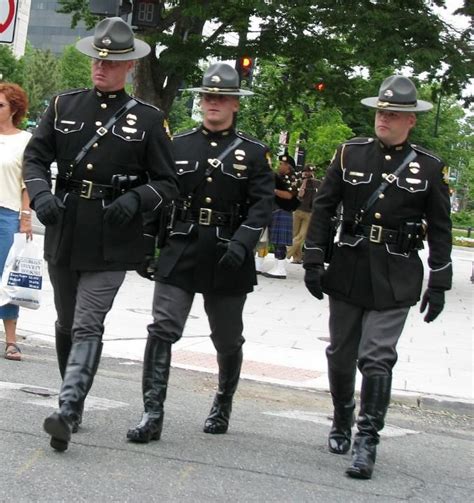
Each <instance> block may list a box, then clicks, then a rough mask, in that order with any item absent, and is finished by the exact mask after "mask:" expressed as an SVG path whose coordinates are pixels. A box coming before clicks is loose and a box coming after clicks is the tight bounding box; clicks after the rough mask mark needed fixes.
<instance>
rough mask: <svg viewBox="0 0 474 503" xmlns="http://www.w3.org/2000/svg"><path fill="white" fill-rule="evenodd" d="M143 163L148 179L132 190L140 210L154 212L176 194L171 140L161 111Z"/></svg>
mask: <svg viewBox="0 0 474 503" xmlns="http://www.w3.org/2000/svg"><path fill="white" fill-rule="evenodd" d="M144 163H145V166H146V171H147V172H148V176H149V181H148V183H147V184H145V185H141V186H139V187H137V188H135V189H133V190H134V192H136V193H137V194H138V195H139V196H140V203H141V210H142V211H143V212H155V211H158V210H159V209H160V208H161V207H162V206H164V205H166V204H167V203H168V202H169V201H171V200H172V199H174V198H176V197H177V195H178V181H177V177H176V171H175V168H174V161H173V155H172V152H171V140H170V138H169V136H168V134H167V132H166V130H165V127H164V116H163V114H162V113H161V112H159V116H158V118H157V120H156V122H155V123H154V125H153V127H152V129H151V131H150V138H149V140H148V145H147V149H146V154H145V159H144Z"/></svg>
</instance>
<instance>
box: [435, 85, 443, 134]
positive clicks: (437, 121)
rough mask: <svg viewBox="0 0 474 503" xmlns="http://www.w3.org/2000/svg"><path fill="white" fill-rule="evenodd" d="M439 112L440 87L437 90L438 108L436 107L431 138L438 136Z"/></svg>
mask: <svg viewBox="0 0 474 503" xmlns="http://www.w3.org/2000/svg"><path fill="white" fill-rule="evenodd" d="M440 110H441V86H440V88H439V96H438V106H437V107H436V118H435V125H434V131H433V136H438V124H439V113H440Z"/></svg>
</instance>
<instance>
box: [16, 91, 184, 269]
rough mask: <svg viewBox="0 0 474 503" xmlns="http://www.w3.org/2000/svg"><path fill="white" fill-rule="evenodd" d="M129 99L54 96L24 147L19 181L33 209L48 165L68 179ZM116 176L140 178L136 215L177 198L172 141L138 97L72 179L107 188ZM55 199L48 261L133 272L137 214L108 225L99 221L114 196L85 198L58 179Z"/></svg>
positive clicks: (138, 257)
mask: <svg viewBox="0 0 474 503" xmlns="http://www.w3.org/2000/svg"><path fill="white" fill-rule="evenodd" d="M129 99H130V96H128V95H127V94H126V93H125V92H124V91H123V90H122V91H118V92H115V93H105V92H100V91H98V90H96V89H92V90H88V89H81V90H74V91H69V92H66V93H63V94H60V95H58V96H56V97H54V98H53V100H52V101H51V103H50V105H49V107H48V109H47V110H46V112H45V115H44V116H43V118H42V120H41V123H40V125H39V126H38V128H37V129H36V130H35V133H34V135H33V138H32V139H31V140H30V142H29V144H28V146H27V148H26V150H25V156H24V168H23V169H24V179H25V183H26V186H27V188H28V192H29V195H30V198H31V200H32V205H33V207H34V198H35V196H36V195H38V194H39V193H41V192H44V191H46V190H50V186H51V173H50V164H51V162H52V161H57V165H58V175H59V176H60V177H61V176H62V177H64V176H66V174H67V172H68V171H69V170H70V169H71V166H72V161H73V160H74V159H75V157H76V155H77V154H78V152H79V151H80V149H81V148H82V147H83V146H84V145H85V144H86V143H87V142H88V141H89V140H90V139H91V138H92V137H93V135H94V133H95V131H96V130H97V129H98V128H99V127H100V126H104V125H105V124H106V123H107V122H108V120H109V118H110V117H112V116H113V115H114V114H115V113H116V112H117V111H118V110H119V109H120V108H121V107H122V106H123V105H124V104H125V103H126V102H127V101H128V100H129ZM137 101H138V100H137ZM116 174H129V175H138V176H140V177H141V179H142V182H141V185H140V186H138V187H136V188H134V189H133V190H134V191H135V192H136V193H137V194H138V195H139V197H140V210H141V212H145V211H152V212H157V211H158V209H159V208H160V207H161V206H162V205H163V204H164V202H165V201H167V200H169V199H170V198H173V197H174V196H175V195H176V191H177V185H176V174H175V171H174V166H173V160H172V154H171V141H170V139H169V137H168V135H167V133H166V131H165V127H164V116H163V114H162V112H161V111H159V110H158V109H157V108H155V107H153V106H151V105H148V104H146V103H143V102H138V103H137V104H136V105H135V106H134V107H132V108H131V109H130V110H128V111H127V112H126V114H125V115H124V116H123V117H122V118H120V119H119V120H118V122H116V123H115V125H114V126H112V128H111V130H110V131H109V132H108V133H107V134H106V135H105V136H103V137H101V138H100V139H99V140H98V141H97V142H96V143H95V144H94V146H93V147H92V148H91V149H90V150H89V152H88V153H87V154H86V156H85V157H84V158H83V159H82V161H80V162H79V164H78V165H77V166H76V167H75V168H74V169H73V172H72V179H74V180H89V181H92V182H94V183H99V184H104V185H110V183H111V179H112V176H113V175H116ZM56 196H58V197H59V198H60V199H61V200H62V201H63V202H64V204H65V205H66V210H65V212H64V213H63V215H62V218H61V221H60V222H59V223H57V224H55V225H52V226H47V227H46V235H45V258H46V260H48V261H50V262H52V263H54V264H58V265H65V266H69V267H70V268H71V269H74V270H123V269H134V268H135V267H136V266H137V264H139V263H141V262H143V260H144V238H143V226H142V216H141V213H139V214H137V215H136V217H135V218H134V219H133V220H132V222H131V223H130V224H128V225H126V226H122V227H118V228H113V227H112V226H111V225H108V224H106V223H105V222H104V219H103V215H104V206H105V205H106V204H109V203H110V202H111V201H104V200H102V199H85V198H82V197H80V196H79V195H76V194H73V193H69V192H66V191H65V190H64V187H63V188H61V187H60V185H59V184H58V183H57V184H56Z"/></svg>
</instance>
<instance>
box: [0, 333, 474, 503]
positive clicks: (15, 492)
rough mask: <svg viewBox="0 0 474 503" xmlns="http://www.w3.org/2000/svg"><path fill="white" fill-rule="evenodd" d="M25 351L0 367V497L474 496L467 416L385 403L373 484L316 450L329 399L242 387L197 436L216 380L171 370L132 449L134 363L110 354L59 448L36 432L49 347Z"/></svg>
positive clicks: (49, 383) (54, 378) (51, 359)
mask: <svg viewBox="0 0 474 503" xmlns="http://www.w3.org/2000/svg"><path fill="white" fill-rule="evenodd" d="M24 345H26V344H24ZM28 353H29V355H31V356H30V357H29V359H28V361H25V362H21V363H14V362H9V361H6V360H4V359H1V360H0V399H1V402H0V403H1V407H0V452H1V465H2V470H1V475H0V501H1V502H26V501H28V502H32V501H34V502H43V501H44V502H46V501H47V502H56V501H66V500H67V501H78V502H80V501H88V502H95V501H97V502H99V501H100V502H104V501H117V502H122V501H123V502H125V501H137V500H138V501H140V500H141V501H160V502H163V501H165V502H188V501H192V502H211V501H212V502H215V501H229V502H240V501H242V502H298V503H299V502H339V501H340V502H364V503H369V502H378V503H379V502H381V501H382V502H391V501H408V500H409V501H410V502H441V501H446V502H448V501H449V502H458V501H459V502H465V501H468V500H469V499H471V497H472V491H473V479H472V466H473V463H472V461H473V433H472V432H473V429H472V426H473V425H472V417H467V416H461V415H454V414H453V413H448V412H442V411H433V412H430V411H427V410H422V409H419V408H417V409H412V408H409V407H407V406H403V405H397V404H393V405H392V406H391V408H390V410H389V413H388V417H387V427H386V429H385V430H384V431H385V433H383V436H382V441H381V444H380V446H379V450H378V459H377V465H376V471H375V473H374V477H373V479H372V480H370V481H361V480H354V479H350V478H347V477H346V476H345V475H344V470H345V468H346V467H347V466H348V463H349V460H350V457H349V455H345V456H337V455H334V454H329V453H328V451H327V449H326V436H327V433H328V429H329V419H328V416H329V414H330V412H331V404H330V400H329V397H328V395H327V394H325V393H318V392H312V391H308V390H299V389H295V388H285V387H281V386H278V385H271V384H262V383H258V382H251V381H243V382H241V385H240V387H239V390H238V393H237V395H236V400H235V405H234V412H233V416H232V421H231V428H230V430H229V433H228V434H227V435H217V436H212V435H206V434H204V433H202V426H203V422H204V419H205V417H206V415H207V412H208V410H209V407H210V404H211V401H212V396H213V393H214V386H215V379H216V377H215V376H211V375H208V374H203V373H196V372H192V371H186V370H180V369H176V368H173V369H172V374H171V382H170V386H169V390H168V400H167V402H166V416H165V424H164V431H163V436H162V439H161V440H160V441H159V442H152V443H151V444H148V445H137V444H131V443H128V442H127V441H126V439H125V433H126V431H127V428H128V427H130V426H131V425H134V424H135V422H136V421H137V420H138V419H139V417H140V413H141V408H142V404H141V365H140V364H138V363H137V362H133V361H128V360H120V359H115V358H104V359H103V360H102V362H101V365H100V369H99V372H98V374H97V377H96V380H95V382H94V386H93V388H92V391H91V394H90V396H89V398H88V401H87V404H86V412H85V420H84V425H83V428H82V429H81V430H80V431H79V433H77V434H75V435H74V436H73V441H72V443H71V444H70V446H69V449H68V450H67V451H66V452H64V453H58V452H56V451H53V450H52V449H51V448H50V447H49V437H48V436H47V435H46V434H45V433H44V432H43V431H42V422H43V419H44V418H45V417H46V415H48V414H49V413H50V412H52V411H53V409H54V408H55V407H56V405H55V404H56V400H57V396H55V395H54V393H55V392H57V388H58V386H59V374H58V371H57V365H56V361H55V354H54V350H53V348H52V347H51V346H47V345H45V344H44V343H40V342H34V341H33V342H30V343H29V347H28ZM31 387H32V388H33V390H31V389H30V390H28V388H31ZM48 390H49V391H48ZM28 391H34V392H35V391H36V392H38V391H43V392H45V394H46V395H47V396H41V395H37V394H32V393H30V392H28ZM50 394H52V396H49V395H50ZM469 495H471V496H469Z"/></svg>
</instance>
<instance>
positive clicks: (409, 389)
mask: <svg viewBox="0 0 474 503" xmlns="http://www.w3.org/2000/svg"><path fill="white" fill-rule="evenodd" d="M35 239H38V240H42V239H43V237H42V236H39V235H36V236H35ZM423 259H424V260H425V259H426V253H424V254H423ZM473 260H474V253H472V252H471V251H469V250H468V249H463V248H457V249H455V250H453V262H454V281H453V289H452V290H451V291H450V292H448V293H447V295H446V301H447V302H446V306H445V309H444V311H443V313H442V314H441V315H440V317H439V319H437V320H436V321H435V322H433V323H430V324H427V323H424V322H423V316H422V315H420V314H419V312H418V306H416V307H414V308H413V309H412V310H411V311H410V314H409V316H408V320H407V323H406V326H405V330H404V333H403V335H402V337H401V339H400V341H399V344H398V353H399V359H398V363H397V365H396V366H395V369H394V375H393V396H394V397H396V396H399V397H403V398H404V399H408V400H410V401H413V402H414V403H415V404H420V402H422V401H424V402H425V403H427V401H430V400H432V401H433V402H443V403H447V402H450V403H452V404H455V403H460V404H463V406H467V407H472V404H473V403H474V401H473V379H472V366H473V348H472V319H473V317H472V314H473V313H472V309H473V302H472V301H473V297H472V291H473V286H472V283H471V280H470V277H471V268H472V261H473ZM267 261H268V265H266V268H268V269H269V268H270V267H271V264H272V262H273V259H272V258H271V257H268V258H267ZM287 271H288V277H287V279H286V280H273V279H269V278H265V277H261V276H259V280H258V281H259V284H258V286H257V287H256V288H255V291H254V292H253V293H252V294H250V295H249V296H248V300H247V303H246V307H245V311H244V324H245V328H244V336H245V338H246V343H245V345H244V355H245V356H244V365H243V369H242V377H243V378H247V379H254V380H258V381H265V382H271V383H278V384H283V385H287V386H296V387H301V388H309V389H315V390H327V389H328V380H327V365H326V357H325V348H326V346H327V343H328V328H327V319H328V301H327V297H325V299H324V300H323V301H317V300H316V299H314V298H313V297H312V296H311V295H310V294H309V293H308V292H307V290H306V289H305V287H304V282H303V269H302V267H301V266H300V265H293V264H288V265H287ZM152 295H153V283H152V282H150V281H147V280H145V279H143V278H141V277H140V276H138V275H137V274H136V273H135V272H130V273H128V274H127V277H126V280H125V282H124V284H123V286H122V288H121V290H120V292H119V294H118V296H117V298H116V301H115V304H114V307H113V309H112V311H111V312H110V313H109V316H108V318H107V320H106V328H105V334H104V350H103V354H104V355H107V356H112V357H116V358H125V359H132V360H140V361H141V360H142V358H143V352H144V347H145V341H146V325H147V323H149V322H150V319H151V301H152ZM54 320H55V310H54V303H53V295H52V287H51V284H50V282H49V280H48V278H47V277H46V278H45V281H44V287H43V297H42V307H41V308H40V309H39V310H38V311H31V310H26V309H23V310H22V312H21V314H20V318H19V322H18V333H19V335H20V337H21V336H23V337H26V338H27V339H29V338H34V339H41V340H44V341H48V343H50V344H54ZM208 333H209V326H208V322H207V317H206V314H205V312H204V308H203V303H202V298H201V296H200V295H197V296H196V299H195V302H194V305H193V308H192V310H191V314H190V317H189V319H188V322H187V324H186V328H185V332H184V336H183V338H182V339H181V341H179V342H178V343H177V344H175V345H174V349H173V361H172V365H173V366H174V367H180V368H186V369H191V370H197V371H205V372H213V373H216V372H217V365H216V361H215V350H214V347H213V346H212V343H211V341H210V339H209V337H208ZM24 354H25V364H27V362H28V351H27V348H25V351H24ZM359 386H360V375H358V381H357V387H358V388H359Z"/></svg>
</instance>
